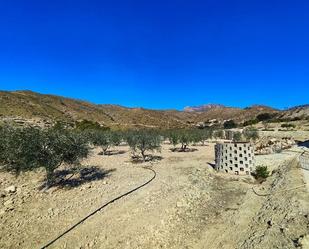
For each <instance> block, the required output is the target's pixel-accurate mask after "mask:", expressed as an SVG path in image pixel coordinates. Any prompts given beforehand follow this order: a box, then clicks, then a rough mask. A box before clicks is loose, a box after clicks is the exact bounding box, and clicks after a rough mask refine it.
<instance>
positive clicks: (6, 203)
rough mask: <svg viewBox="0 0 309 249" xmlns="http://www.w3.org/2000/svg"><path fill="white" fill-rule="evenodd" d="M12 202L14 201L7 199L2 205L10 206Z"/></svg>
mask: <svg viewBox="0 0 309 249" xmlns="http://www.w3.org/2000/svg"><path fill="white" fill-rule="evenodd" d="M13 204H14V202H13V201H12V200H11V199H9V200H7V201H5V202H4V203H3V205H4V206H5V207H8V206H12V205H13Z"/></svg>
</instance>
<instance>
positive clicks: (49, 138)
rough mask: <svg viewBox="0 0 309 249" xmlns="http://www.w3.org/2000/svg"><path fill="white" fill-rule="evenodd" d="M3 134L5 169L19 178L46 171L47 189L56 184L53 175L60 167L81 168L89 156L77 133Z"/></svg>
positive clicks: (20, 131) (35, 130) (30, 131)
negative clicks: (81, 162)
mask: <svg viewBox="0 0 309 249" xmlns="http://www.w3.org/2000/svg"><path fill="white" fill-rule="evenodd" d="M3 131H5V132H6V135H5V139H4V141H5V143H4V145H3V146H2V148H1V150H2V153H1V158H0V160H1V164H2V165H3V167H4V169H6V170H7V171H10V172H14V173H15V174H17V175H18V174H19V173H20V172H23V171H29V170H35V169H37V168H39V167H43V168H44V169H45V171H46V186H47V187H49V186H51V185H52V184H53V183H54V180H55V175H54V172H55V170H56V169H57V168H58V167H59V166H60V165H61V164H67V165H73V164H78V163H79V162H80V159H82V158H85V157H87V155H88V153H89V147H88V144H87V141H86V140H85V139H84V138H83V136H82V134H79V133H76V132H71V131H67V130H62V129H48V130H42V129H38V128H32V127H29V128H11V127H10V128H4V130H2V131H1V133H3ZM1 136H2V134H1Z"/></svg>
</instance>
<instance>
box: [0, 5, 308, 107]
mask: <svg viewBox="0 0 309 249" xmlns="http://www.w3.org/2000/svg"><path fill="white" fill-rule="evenodd" d="M308 13H309V1H306V0H302V1H298V0H293V1H292V0H290V1H285V0H278V1H274V0H243V1H237V0H233V1H231V0H224V1H223V0H212V1H207V0H204V1H203V0H200V1H196V0H186V1H182V0H164V1H163V0H144V1H142V0H140V1H137V0H136V1H133V0H132V1H130V0H126V1H124V0H123V1H121V0H120V1H117V0H115V1H114V0H113V1H112V0H108V1H107V0H101V1H99V0H98V1H93V0H92V1H91V0H84V1H78V0H74V1H67V0H61V1H59V0H52V1H42V0H38V1H32V0H27V1H26V0H25V1H18V0H0V89H1V90H17V89H19V90H21V89H29V90H33V91H38V92H42V93H52V94H57V95H63V96H68V97H74V98H80V99H86V100H89V101H92V102H95V103H113V104H121V105H125V106H143V107H146V108H155V109H161V108H176V109H182V108H183V107H184V106H186V105H199V104H204V103H221V104H225V105H230V106H240V107H245V106H248V105H251V104H266V105H271V106H274V107H277V108H284V107H289V106H293V105H298V104H305V103H309V97H308V95H309V14H308Z"/></svg>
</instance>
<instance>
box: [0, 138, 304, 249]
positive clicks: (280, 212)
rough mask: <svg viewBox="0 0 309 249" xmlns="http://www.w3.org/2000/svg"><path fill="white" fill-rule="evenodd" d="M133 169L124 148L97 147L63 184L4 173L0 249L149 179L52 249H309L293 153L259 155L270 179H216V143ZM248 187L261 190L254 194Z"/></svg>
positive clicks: (24, 242)
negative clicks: (105, 152) (104, 151)
mask: <svg viewBox="0 0 309 249" xmlns="http://www.w3.org/2000/svg"><path fill="white" fill-rule="evenodd" d="M170 147H171V146H170V145H164V146H163V148H162V153H161V154H158V156H162V159H161V160H160V158H159V157H158V160H157V161H154V162H151V163H150V162H148V163H142V164H133V163H132V162H131V161H130V160H129V158H130V152H129V149H128V147H126V146H120V147H117V148H113V153H112V154H111V155H110V156H102V155H100V153H99V152H100V149H98V148H96V149H94V150H93V152H92V155H91V156H90V157H89V158H88V159H87V160H85V161H84V162H83V167H85V169H83V170H82V174H74V172H70V171H69V172H68V171H65V169H62V171H61V173H62V174H63V177H64V179H65V180H64V181H63V182H62V183H61V184H60V185H59V186H57V187H53V188H51V189H49V190H48V191H42V190H40V187H41V186H42V181H43V176H44V174H43V172H31V173H27V174H23V175H21V176H19V177H18V178H15V177H14V176H12V175H10V174H8V173H4V172H1V173H0V191H1V197H0V210H1V211H0V222H1V224H2V225H1V226H0V248H12V249H13V248H14V249H18V248H23V249H24V248H40V247H42V246H43V245H45V244H46V243H47V242H49V241H51V240H52V239H54V238H55V237H57V236H58V235H59V234H61V233H62V232H63V231H65V230H66V229H67V228H69V227H70V226H71V225H72V224H74V223H76V222H78V221H79V220H81V219H82V218H84V217H85V216H86V215H88V214H89V213H90V212H92V211H94V210H95V209H97V208H98V207H100V206H101V205H102V204H104V203H106V202H107V201H109V200H111V199H113V198H114V197H116V196H118V195H120V194H123V193H125V192H126V191H128V190H130V189H133V188H135V187H136V186H138V185H141V184H142V183H144V182H146V181H147V180H149V179H150V178H151V177H152V176H153V173H152V172H151V171H149V170H146V169H144V168H143V166H148V167H151V168H152V169H154V170H155V171H156V173H157V175H156V178H155V179H154V180H153V181H152V182H151V183H150V184H149V185H146V186H145V187H144V188H142V189H140V190H138V191H136V192H134V193H132V194H131V195H129V196H126V197H124V198H122V199H120V200H118V201H116V202H114V203H112V204H111V205H109V206H107V207H106V208H105V209H103V210H102V211H100V212H98V213H96V214H95V215H94V216H92V217H90V218H89V219H87V220H86V221H85V222H83V223H82V224H80V225H79V226H77V227H76V228H75V229H74V230H72V231H71V232H70V233H68V234H66V235H65V236H63V237H62V238H61V239H59V240H58V241H56V242H55V243H54V244H53V245H51V246H50V248H128V249H129V248H130V249H132V248H133V249H134V248H175V249H176V248H209V249H212V248H213V249H217V248H229V249H235V248H243V249H244V248H246V249H248V248H249V249H251V248H252V249H253V248H255V249H256V248H263V249H273V248H308V246H309V245H308V234H309V216H308V215H309V193H308V192H307V191H306V186H305V185H304V178H303V175H302V171H301V169H300V168H299V166H298V162H297V160H296V157H297V155H298V153H297V152H294V149H293V148H291V150H290V151H284V152H282V153H280V154H271V155H262V156H257V157H256V161H257V165H267V166H268V167H269V169H270V171H271V172H272V174H271V176H270V177H269V178H268V179H267V181H266V182H264V183H262V184H258V183H256V182H255V180H254V179H253V178H251V177H239V176H233V175H228V174H224V173H217V172H215V171H214V170H213V168H212V166H211V165H212V163H213V160H214V147H213V144H212V143H210V144H207V145H206V146H196V147H195V148H196V149H197V150H196V151H194V152H187V153H179V152H171V151H170ZM252 188H253V189H254V190H255V192H256V193H258V194H259V195H257V194H256V193H255V192H254V191H253V190H252Z"/></svg>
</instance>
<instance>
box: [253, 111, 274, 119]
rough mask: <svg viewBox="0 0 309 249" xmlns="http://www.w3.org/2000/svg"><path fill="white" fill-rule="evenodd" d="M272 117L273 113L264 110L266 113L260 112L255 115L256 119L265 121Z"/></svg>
mask: <svg viewBox="0 0 309 249" xmlns="http://www.w3.org/2000/svg"><path fill="white" fill-rule="evenodd" d="M273 117H274V115H273V114H271V113H268V112H266V113H261V114H259V115H257V116H256V119H257V120H258V121H267V120H270V119H272V118H273Z"/></svg>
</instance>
